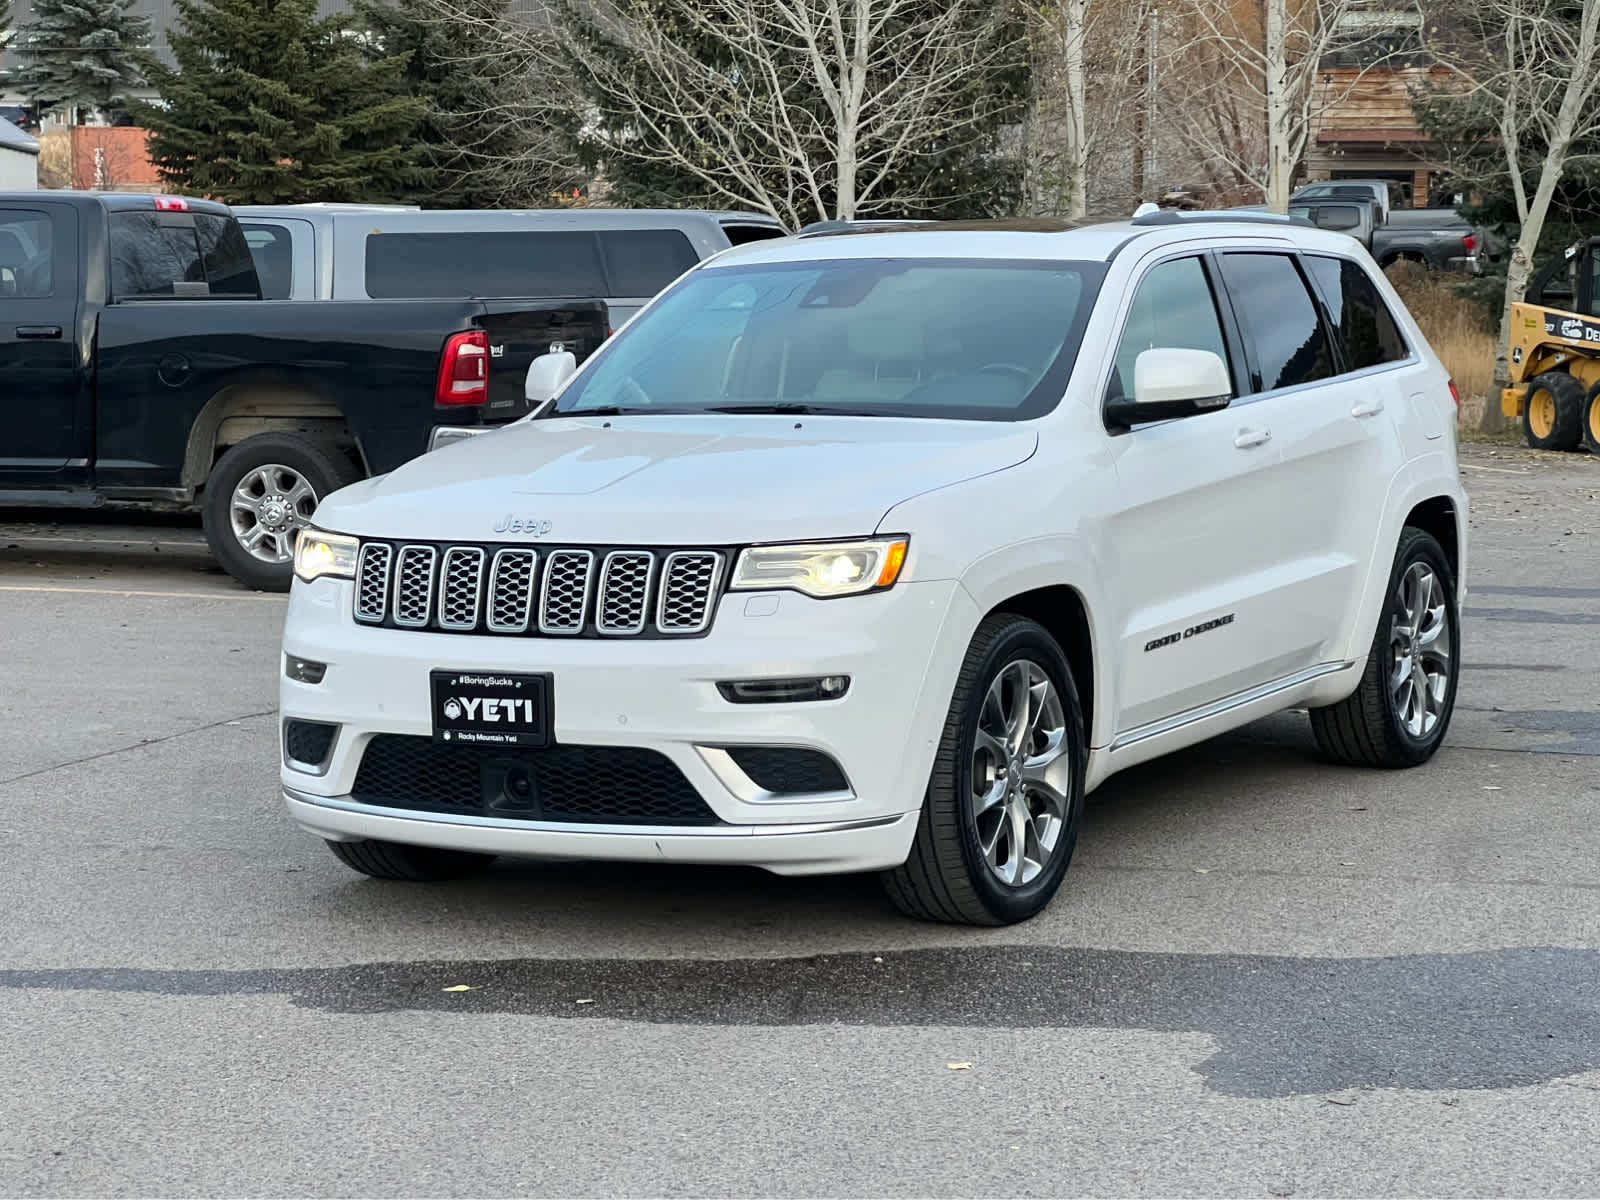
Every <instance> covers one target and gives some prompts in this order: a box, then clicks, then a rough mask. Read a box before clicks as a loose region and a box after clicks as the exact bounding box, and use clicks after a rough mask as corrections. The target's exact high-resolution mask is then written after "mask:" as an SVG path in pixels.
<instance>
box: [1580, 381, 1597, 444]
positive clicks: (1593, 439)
mask: <svg viewBox="0 0 1600 1200" xmlns="http://www.w3.org/2000/svg"><path fill="white" fill-rule="evenodd" d="M1583 448H1584V449H1585V450H1587V451H1588V452H1589V453H1590V454H1600V383H1597V384H1595V385H1594V386H1593V387H1592V388H1590V389H1589V394H1588V395H1587V396H1585V397H1584V398H1583Z"/></svg>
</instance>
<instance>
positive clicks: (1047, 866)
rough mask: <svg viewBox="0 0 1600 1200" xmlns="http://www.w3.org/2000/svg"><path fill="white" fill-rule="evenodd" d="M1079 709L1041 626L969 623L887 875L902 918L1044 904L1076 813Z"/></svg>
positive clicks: (1007, 918)
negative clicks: (907, 833) (919, 797)
mask: <svg viewBox="0 0 1600 1200" xmlns="http://www.w3.org/2000/svg"><path fill="white" fill-rule="evenodd" d="M1086 759H1087V750H1086V748H1085V738H1084V721H1083V712H1082V710H1081V708H1080V707H1079V702H1078V690H1077V687H1076V686H1075V685H1074V683H1073V678H1072V670H1071V668H1070V667H1069V666H1068V665H1067V660H1066V656H1065V655H1063V654H1062V652H1061V647H1060V646H1058V645H1057V644H1056V641H1055V639H1054V638H1052V637H1051V636H1050V634H1049V633H1048V632H1046V630H1045V629H1044V628H1043V627H1042V626H1041V625H1039V624H1037V623H1036V622H1034V621H1030V620H1028V619H1026V618H1024V617H1019V616H1011V615H1005V614H1002V615H999V616H994V617H990V618H988V619H987V620H985V621H984V622H983V624H982V625H980V626H979V627H978V632H977V634H976V635H975V636H974V638H973V640H972V645H971V646H970V647H969V648H968V650H967V657H966V661H965V662H964V663H963V665H962V668H961V674H960V677H959V678H958V680H957V683H956V690H955V695H954V697H953V698H952V700H951V702H950V711H949V714H948V716H947V717H946V720H945V728H944V733H943V736H942V737H941V738H940V742H939V749H938V755H937V757H936V758H935V761H934V767H933V775H932V777H931V779H930V780H929V782H928V790H927V793H926V795H925V797H924V799H923V803H922V813H921V816H920V817H919V819H918V823H917V833H916V838H915V840H914V841H913V843H912V847H911V853H910V855H909V856H908V857H907V858H906V861H905V862H904V863H903V864H901V865H900V866H899V867H896V868H895V869H894V870H892V871H888V872H885V873H884V877H883V879H884V886H885V888H886V890H887V891H888V893H889V897H890V899H892V900H893V901H894V903H895V904H896V905H897V906H898V907H899V908H900V910H901V911H902V912H904V913H906V914H907V915H908V916H913V917H917V918H919V919H922V920H928V921H945V922H950V923H956V924H967V925H1006V924H1011V923H1014V922H1017V921H1025V920H1027V919H1028V918H1030V917H1033V916H1035V915H1037V914H1038V913H1039V912H1040V911H1042V910H1043V909H1044V907H1045V905H1046V904H1048V903H1049V902H1050V899H1051V897H1052V896H1054V895H1055V893H1056V891H1057V889H1059V888H1060V886H1061V880H1062V878H1063V876H1065V875H1066V872H1067V864H1068V862H1069V861H1070V860H1071V858H1072V851H1073V847H1074V846H1075V845H1076V844H1077V840H1078V827H1079V825H1080V824H1081V823H1082V819H1083V778H1084V764H1085V761H1086Z"/></svg>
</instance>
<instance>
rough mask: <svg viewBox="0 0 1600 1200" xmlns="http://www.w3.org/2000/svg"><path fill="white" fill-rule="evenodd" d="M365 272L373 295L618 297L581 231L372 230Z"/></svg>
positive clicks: (591, 239)
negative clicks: (378, 231) (387, 231)
mask: <svg viewBox="0 0 1600 1200" xmlns="http://www.w3.org/2000/svg"><path fill="white" fill-rule="evenodd" d="M366 276H367V295H369V296H371V297H372V298H373V299H375V300H415V299H429V298H444V297H450V298H463V299H466V298H476V297H490V298H493V297H530V296H578V297H598V296H605V295H608V294H615V293H608V292H607V291H606V277H605V269H604V267H603V265H602V263H601V261H600V244H599V241H598V239H597V238H596V237H595V235H594V234H593V233H592V232H588V231H583V230H548V231H542V232H533V231H526V230H503V231H502V230H474V231H470V232H465V231H458V232H455V233H374V234H369V235H368V237H367V267H366Z"/></svg>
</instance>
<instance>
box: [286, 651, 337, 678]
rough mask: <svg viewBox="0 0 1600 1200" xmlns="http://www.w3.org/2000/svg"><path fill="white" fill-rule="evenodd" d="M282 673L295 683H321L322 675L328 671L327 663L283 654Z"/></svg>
mask: <svg viewBox="0 0 1600 1200" xmlns="http://www.w3.org/2000/svg"><path fill="white" fill-rule="evenodd" d="M283 673H284V674H285V675H287V676H288V677H289V678H290V679H292V680H294V681H295V682H296V683H321V682H322V677H323V676H324V675H326V674H327V673H328V664H327V663H320V662H316V661H314V660H312V659H309V658H296V657H295V656H294V655H292V654H285V655H284V656H283Z"/></svg>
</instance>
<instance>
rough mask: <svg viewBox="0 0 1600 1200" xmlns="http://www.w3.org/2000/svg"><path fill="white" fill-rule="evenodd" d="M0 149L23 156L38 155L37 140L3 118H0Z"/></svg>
mask: <svg viewBox="0 0 1600 1200" xmlns="http://www.w3.org/2000/svg"><path fill="white" fill-rule="evenodd" d="M0 147H3V148H4V149H6V150H18V151H21V152H22V153H23V154H37V153H39V139H38V138H34V137H29V136H28V135H27V134H25V133H23V132H22V130H20V129H18V128H17V127H16V126H15V125H13V124H12V123H11V122H10V121H8V120H6V119H5V118H4V117H0Z"/></svg>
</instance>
